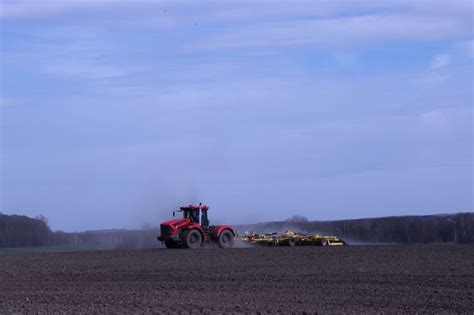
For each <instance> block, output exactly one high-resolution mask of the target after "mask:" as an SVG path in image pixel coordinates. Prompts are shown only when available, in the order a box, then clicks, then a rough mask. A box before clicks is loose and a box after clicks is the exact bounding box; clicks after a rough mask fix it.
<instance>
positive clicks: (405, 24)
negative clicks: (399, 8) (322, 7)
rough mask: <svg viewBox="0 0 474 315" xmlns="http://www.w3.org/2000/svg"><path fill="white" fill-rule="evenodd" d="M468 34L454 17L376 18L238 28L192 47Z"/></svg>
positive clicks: (342, 43)
mask: <svg viewBox="0 0 474 315" xmlns="http://www.w3.org/2000/svg"><path fill="white" fill-rule="evenodd" d="M469 33H470V27H469V24H467V25H466V23H465V22H464V21H459V20H457V19H456V18H454V17H453V18H449V17H444V18H437V17H425V16H413V15H398V14H395V15H394V14H383V15H382V14H379V15H377V14H376V15H360V16H349V17H335V18H323V19H305V20H293V21H284V22H273V23H260V24H257V25H252V26H242V27H240V28H233V29H230V30H227V31H225V30H224V31H219V32H218V33H216V34H215V35H213V36H210V37H209V38H206V39H203V40H199V42H196V43H194V45H193V46H194V48H196V49H201V50H212V49H225V48H239V47H277V46H295V45H296V46H298V45H314V46H318V47H322V48H328V49H331V48H334V47H343V48H344V47H351V46H354V45H358V44H366V43H373V42H384V41H387V40H389V41H390V40H393V41H397V40H406V41H438V40H446V39H453V38H463V37H466V36H468V35H469Z"/></svg>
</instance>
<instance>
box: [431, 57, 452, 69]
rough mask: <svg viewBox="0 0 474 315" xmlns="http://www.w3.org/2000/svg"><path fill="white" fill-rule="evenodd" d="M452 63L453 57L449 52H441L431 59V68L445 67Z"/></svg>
mask: <svg viewBox="0 0 474 315" xmlns="http://www.w3.org/2000/svg"><path fill="white" fill-rule="evenodd" d="M450 64H451V57H450V56H449V55H448V54H439V55H436V56H434V57H433V60H432V61H431V70H437V69H441V68H445V67H447V66H449V65H450Z"/></svg>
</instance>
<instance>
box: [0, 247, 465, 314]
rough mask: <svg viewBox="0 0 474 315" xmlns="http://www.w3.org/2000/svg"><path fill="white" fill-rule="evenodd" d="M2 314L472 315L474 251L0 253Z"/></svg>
mask: <svg viewBox="0 0 474 315" xmlns="http://www.w3.org/2000/svg"><path fill="white" fill-rule="evenodd" d="M0 270H1V273H0V309H1V310H2V311H1V313H12V312H43V313H44V312H63V313H64V312H68V313H69V312H83V313H89V312H100V313H130V312H135V313H137V312H140V313H142V312H153V313H169V312H184V313H191V312H193V313H209V314H211V313H212V314H214V313H228V312H230V313H259V312H260V313H285V314H287V313H292V312H293V313H305V312H306V313H316V312H318V313H340V312H351V313H354V312H356V313H367V312H370V313H375V312H385V313H414V312H424V313H433V312H442V313H446V312H447V313H459V312H464V313H472V312H473V310H474V292H473V291H474V246H472V245H410V246H398V245H392V246H348V247H293V248H290V247H276V248H267V247H263V248H235V249H201V250H180V249H175V250H165V249H154V250H137V251H95V252H69V253H33V254H4V255H0Z"/></svg>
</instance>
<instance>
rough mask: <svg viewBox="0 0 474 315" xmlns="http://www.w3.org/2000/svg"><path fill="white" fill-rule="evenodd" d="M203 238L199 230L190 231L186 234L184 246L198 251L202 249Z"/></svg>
mask: <svg viewBox="0 0 474 315" xmlns="http://www.w3.org/2000/svg"><path fill="white" fill-rule="evenodd" d="M201 244H202V236H201V233H199V231H197V230H189V231H186V232H185V233H184V246H185V247H186V248H191V249H196V248H199V247H201Z"/></svg>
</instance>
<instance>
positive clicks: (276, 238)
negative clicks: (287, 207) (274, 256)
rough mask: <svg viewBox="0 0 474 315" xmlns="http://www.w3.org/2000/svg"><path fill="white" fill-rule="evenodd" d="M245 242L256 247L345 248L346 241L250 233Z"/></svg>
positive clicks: (287, 233)
mask: <svg viewBox="0 0 474 315" xmlns="http://www.w3.org/2000/svg"><path fill="white" fill-rule="evenodd" d="M243 240H244V241H246V242H249V243H252V244H256V245H268V246H343V245H347V243H346V242H345V241H343V240H342V239H340V238H338V237H336V236H323V235H319V234H306V233H298V232H293V231H286V232H285V233H267V234H255V233H253V232H252V233H250V234H248V235H246V236H245V237H244V238H243Z"/></svg>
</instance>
